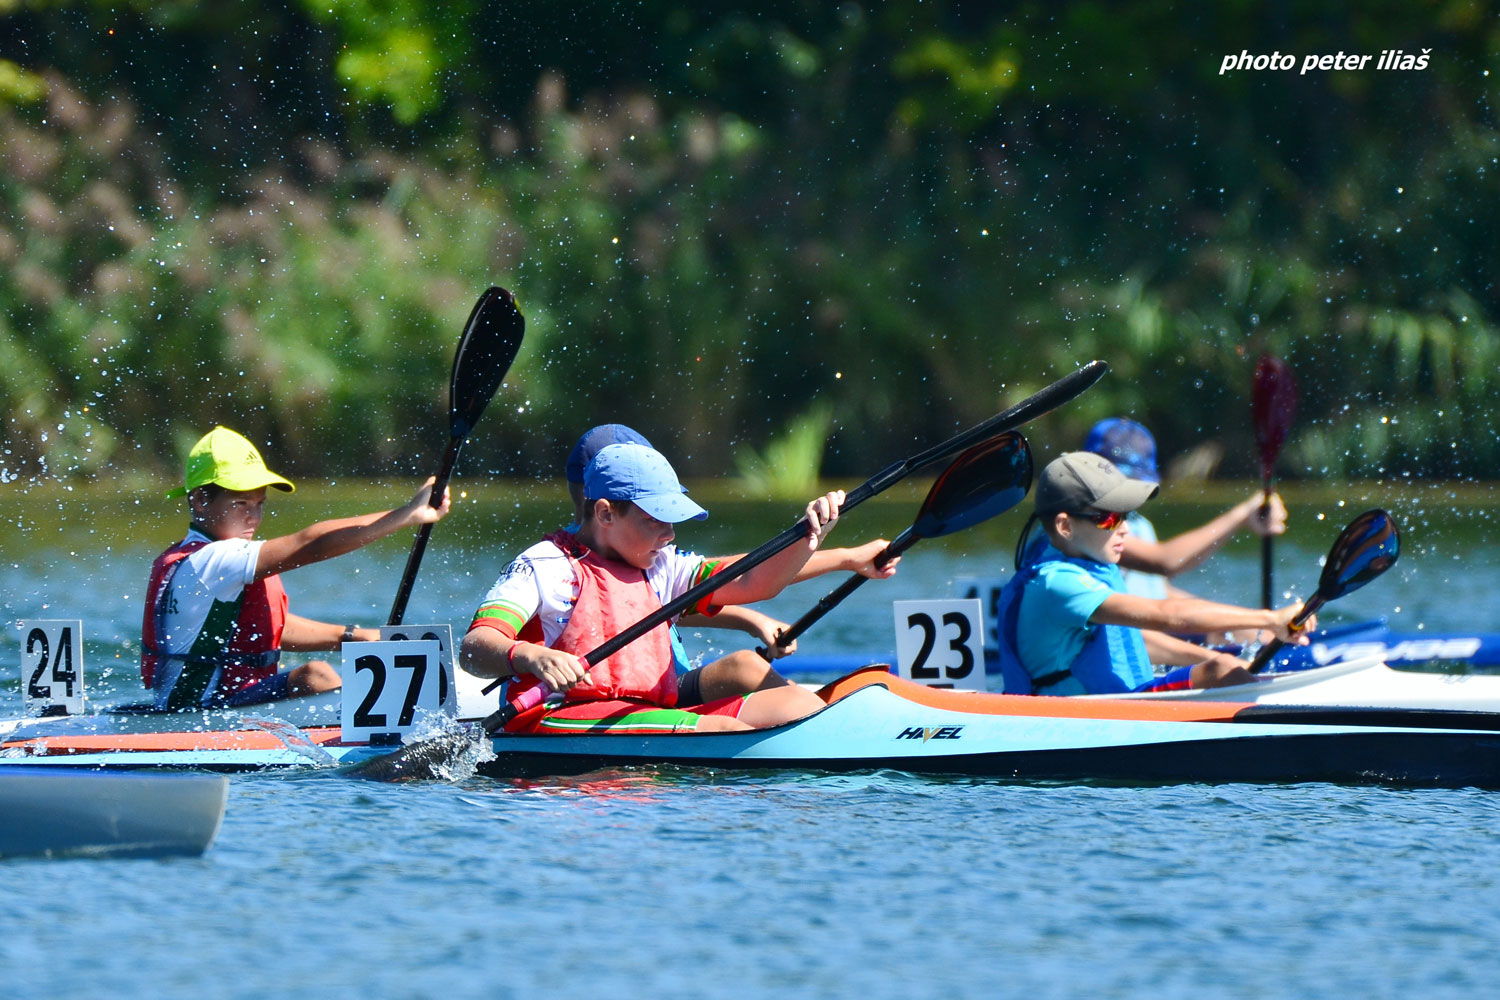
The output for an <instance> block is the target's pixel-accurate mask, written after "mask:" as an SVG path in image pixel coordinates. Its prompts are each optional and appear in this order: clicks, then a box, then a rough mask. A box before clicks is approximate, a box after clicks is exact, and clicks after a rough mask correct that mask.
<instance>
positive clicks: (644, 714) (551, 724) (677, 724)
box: [537, 708, 703, 733]
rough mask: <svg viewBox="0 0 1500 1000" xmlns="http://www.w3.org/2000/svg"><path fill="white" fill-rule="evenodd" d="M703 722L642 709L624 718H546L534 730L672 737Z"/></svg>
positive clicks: (677, 712) (685, 714) (690, 715)
mask: <svg viewBox="0 0 1500 1000" xmlns="http://www.w3.org/2000/svg"><path fill="white" fill-rule="evenodd" d="M701 718H703V716H701V715H699V714H698V713H696V712H689V711H686V710H684V709H681V708H643V709H641V710H640V711H639V712H631V713H629V714H628V715H616V716H613V717H611V718H608V719H560V718H556V717H555V716H549V717H547V718H544V719H542V721H541V722H539V723H537V730H538V731H541V730H546V729H551V730H556V731H558V732H566V733H587V732H597V733H605V732H609V731H610V730H613V729H641V730H646V731H648V732H654V733H673V732H680V731H681V730H684V729H697V728H698V720H699V719H701Z"/></svg>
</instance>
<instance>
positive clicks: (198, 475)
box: [167, 427, 297, 500]
mask: <svg viewBox="0 0 1500 1000" xmlns="http://www.w3.org/2000/svg"><path fill="white" fill-rule="evenodd" d="M182 479H183V485H181V486H179V487H177V488H176V489H172V490H168V491H167V499H169V500H170V499H171V498H172V497H180V496H186V495H187V494H188V492H189V491H191V490H196V489H197V488H198V487H200V486H207V485H208V484H209V483H214V484H215V485H218V486H222V487H224V489H226V490H236V491H244V490H257V489H260V488H261V487H262V486H274V487H276V488H277V489H278V490H285V491H286V492H288V493H291V492H292V491H293V490H295V489H296V488H297V487H295V486H293V485H292V483H291V480H289V479H284V478H282V477H281V476H278V475H277V474H276V473H274V472H272V471H271V470H270V469H268V468H266V463H265V460H264V459H262V458H261V457H260V452H258V451H256V450H255V445H253V444H251V443H250V442H249V441H247V440H245V438H244V437H243V436H242V435H239V434H236V433H235V432H234V431H232V430H230V429H229V428H227V427H215V428H214V429H213V430H211V431H209V432H208V433H207V434H205V435H203V436H202V437H201V438H199V439H198V443H197V444H195V445H193V450H192V451H190V452H188V457H187V469H186V471H185V472H184V474H183V477H182Z"/></svg>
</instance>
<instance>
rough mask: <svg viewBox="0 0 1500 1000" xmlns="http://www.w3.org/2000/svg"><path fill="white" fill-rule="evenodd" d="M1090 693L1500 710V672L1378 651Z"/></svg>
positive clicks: (1159, 698)
mask: <svg viewBox="0 0 1500 1000" xmlns="http://www.w3.org/2000/svg"><path fill="white" fill-rule="evenodd" d="M1086 697H1090V698H1106V697H1107V698H1129V699H1147V700H1151V701H1235V702H1255V703H1257V704H1262V705H1309V706H1319V707H1327V708H1335V707H1336V708H1389V709H1439V710H1445V711H1462V712H1500V676H1495V675H1490V674H1435V673H1425V672H1420V671H1415V670H1392V669H1391V668H1390V667H1388V666H1386V665H1385V663H1383V662H1382V661H1381V659H1380V657H1379V656H1378V655H1375V656H1367V657H1364V658H1361V659H1357V660H1349V661H1346V662H1343V663H1335V664H1332V665H1330V666H1326V667H1316V668H1313V669H1310V670H1295V671H1290V672H1288V673H1284V674H1264V675H1262V676H1260V677H1258V678H1256V680H1255V681H1254V682H1252V683H1250V684H1237V685H1233V686H1231V687H1221V688H1204V689H1200V690H1189V691H1156V692H1148V693H1144V694H1127V695H1088V696H1086Z"/></svg>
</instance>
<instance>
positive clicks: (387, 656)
mask: <svg viewBox="0 0 1500 1000" xmlns="http://www.w3.org/2000/svg"><path fill="white" fill-rule="evenodd" d="M388 633H389V634H392V635H403V636H408V638H405V639H395V638H392V639H382V640H381V641H380V642H346V643H345V644H344V651H343V652H344V659H343V670H342V671H341V672H342V674H343V677H344V692H343V699H342V702H343V705H342V708H343V712H342V719H341V723H342V726H341V733H340V737H341V738H342V739H343V740H344V741H345V742H346V743H367V742H368V743H386V742H395V741H396V739H397V738H399V737H400V736H403V735H405V734H406V733H409V732H411V731H412V729H413V728H415V726H416V725H417V724H418V723H419V722H421V721H422V720H421V719H420V718H419V717H418V712H422V713H424V714H426V713H436V714H441V715H445V716H448V717H449V718H452V717H453V716H454V714H455V713H454V705H455V699H454V697H453V664H452V659H451V657H450V656H449V654H448V650H449V649H451V638H450V637H451V634H452V633H451V631H450V630H449V627H448V626H447V625H440V626H421V625H407V626H397V627H388V628H382V629H381V634H382V635H385V634H388Z"/></svg>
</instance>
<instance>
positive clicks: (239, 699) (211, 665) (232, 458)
mask: <svg viewBox="0 0 1500 1000" xmlns="http://www.w3.org/2000/svg"><path fill="white" fill-rule="evenodd" d="M432 483H433V480H432V479H430V478H429V479H428V481H427V484H426V485H425V486H423V488H422V489H421V490H419V491H418V492H417V495H416V496H414V497H413V498H412V499H411V500H410V501H408V502H407V503H406V505H405V506H403V507H400V508H398V509H396V510H387V511H380V512H377V513H373V514H363V515H360V516H358V517H348V518H338V519H335V520H329V521H319V522H318V523H316V524H313V525H309V526H308V527H306V528H303V529H302V530H301V531H298V532H296V533H294V534H291V535H285V536H282V537H280V538H270V539H266V540H264V541H260V540H257V539H256V538H255V533H256V531H257V530H258V529H259V528H260V523H261V518H262V515H263V512H264V508H265V502H266V489H267V488H268V487H271V488H275V489H278V490H282V491H283V492H287V493H290V492H292V491H293V490H294V489H295V488H296V487H294V486H293V485H292V483H291V481H290V480H288V479H286V478H285V477H283V476H280V475H277V474H276V473H274V472H272V471H271V470H270V469H268V468H266V463H265V461H264V459H262V458H261V456H260V452H259V451H257V450H256V448H255V446H254V445H253V444H251V443H250V442H249V441H247V440H246V439H245V438H244V437H242V436H241V435H239V434H237V433H235V432H234V431H232V430H229V429H228V428H225V427H215V428H214V429H213V430H211V431H209V432H208V433H207V434H205V435H204V436H203V437H202V438H200V439H199V441H198V443H197V444H195V445H193V449H192V451H191V452H189V454H188V459H187V467H186V470H185V472H184V475H183V485H182V486H179V487H177V488H175V489H172V490H170V491H168V493H167V497H168V499H171V498H173V497H180V496H186V497H187V501H188V511H189V516H190V517H191V524H190V526H189V529H188V533H187V535H186V537H184V538H183V539H182V541H180V542H178V543H176V544H175V545H173V546H171V547H170V548H168V549H167V550H166V551H165V552H163V553H162V554H161V555H160V556H158V557H157V559H156V561H155V563H153V564H152V566H151V578H150V581H149V583H148V584H147V587H146V607H145V615H144V618H143V620H142V623H141V650H142V652H141V679H142V680H143V681H144V682H145V685H146V687H147V688H149V689H150V690H151V691H152V692H153V694H154V695H155V705H156V708H157V709H159V710H162V711H168V710H180V709H196V708H214V707H225V706H238V705H251V704H257V703H260V702H264V701H273V700H276V699H280V698H288V697H291V698H295V697H300V696H303V695H311V694H319V693H322V692H324V691H332V690H334V689H336V688H338V687H339V686H340V683H341V682H340V679H339V675H338V672H337V671H336V670H334V669H333V667H332V666H331V665H330V664H328V663H327V662H326V661H323V660H313V661H311V662H309V663H306V664H303V665H302V666H300V667H295V668H293V669H291V670H286V671H281V670H278V667H277V664H278V662H279V660H280V657H281V651H282V650H283V649H289V650H295V651H304V650H325V649H326V650H333V649H338V648H340V647H341V646H342V645H343V644H344V643H346V642H354V641H370V640H375V639H379V638H380V632H379V630H378V629H374V628H357V627H355V626H353V625H335V624H330V623H328V622H320V621H315V620H313V619H311V618H303V617H301V616H299V615H294V614H292V613H291V612H290V610H289V601H288V598H287V594H286V589H285V588H284V587H283V586H282V584H281V577H280V574H281V573H284V572H286V571H287V570H292V569H296V568H297V567H298V566H306V565H308V564H310V563H315V562H320V561H322V560H324V559H332V558H333V557H335V556H340V555H343V554H345V553H348V552H353V551H354V550H355V549H358V548H360V547H362V546H364V545H368V544H369V543H370V542H373V541H376V540H378V539H381V538H384V537H386V536H387V535H391V534H394V533H396V532H397V531H400V530H402V529H403V528H408V527H413V526H416V525H420V524H427V523H432V522H435V521H438V520H441V519H442V518H443V517H444V516H445V515H446V514H447V513H448V494H447V491H446V490H445V491H444V494H443V503H442V505H441V506H440V507H436V508H434V507H432V506H430V505H429V503H428V497H429V496H430V495H431V488H432Z"/></svg>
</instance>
